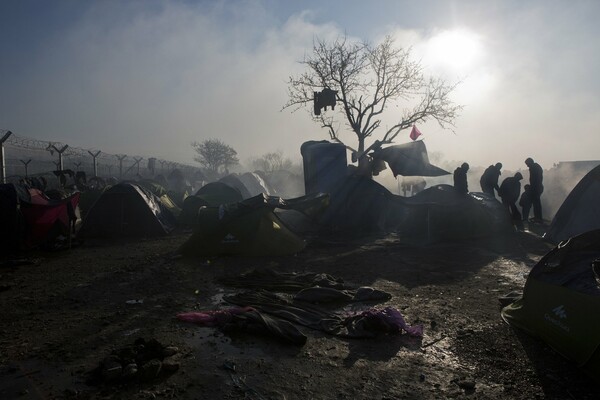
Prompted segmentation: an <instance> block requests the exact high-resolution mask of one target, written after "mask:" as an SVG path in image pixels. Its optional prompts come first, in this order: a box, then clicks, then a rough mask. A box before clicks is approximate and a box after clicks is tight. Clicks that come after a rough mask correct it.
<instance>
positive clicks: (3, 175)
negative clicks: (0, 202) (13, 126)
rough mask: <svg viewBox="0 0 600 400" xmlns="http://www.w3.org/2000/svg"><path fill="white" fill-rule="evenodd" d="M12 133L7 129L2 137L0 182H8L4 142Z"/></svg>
mask: <svg viewBox="0 0 600 400" xmlns="http://www.w3.org/2000/svg"><path fill="white" fill-rule="evenodd" d="M10 135H12V132H11V131H7V132H6V133H5V134H4V136H2V139H0V183H6V165H5V164H4V142H6V140H7V139H8V137H9V136H10Z"/></svg>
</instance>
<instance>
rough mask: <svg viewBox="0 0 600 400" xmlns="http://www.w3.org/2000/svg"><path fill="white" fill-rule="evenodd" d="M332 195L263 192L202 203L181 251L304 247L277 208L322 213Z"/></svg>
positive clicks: (268, 251)
mask: <svg viewBox="0 0 600 400" xmlns="http://www.w3.org/2000/svg"><path fill="white" fill-rule="evenodd" d="M327 200H328V196H327V195H325V194H322V193H321V194H318V195H313V196H305V197H304V198H298V199H291V200H284V199H281V198H279V197H275V196H267V195H265V194H260V195H258V196H255V197H251V198H249V199H246V200H243V201H240V202H237V203H230V204H221V205H220V206H218V207H201V208H200V209H199V211H198V220H197V225H196V226H195V229H194V232H193V233H192V236H191V237H190V238H189V239H188V241H187V242H185V243H184V244H183V245H182V246H181V248H180V252H181V253H182V254H183V255H187V256H212V255H236V254H243V255H251V256H263V255H287V254H294V253H297V252H298V251H300V250H302V249H304V247H305V243H304V241H303V240H302V239H301V238H300V237H298V236H297V235H296V234H295V233H294V232H292V231H291V230H290V229H288V228H287V227H286V226H285V224H284V223H283V222H282V221H281V220H280V219H279V217H277V215H276V214H275V213H274V212H273V211H274V209H275V208H283V209H296V210H298V211H301V212H302V211H303V212H306V213H308V214H318V213H319V212H320V209H321V208H323V207H326V206H327Z"/></svg>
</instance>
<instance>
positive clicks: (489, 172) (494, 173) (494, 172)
mask: <svg viewBox="0 0 600 400" xmlns="http://www.w3.org/2000/svg"><path fill="white" fill-rule="evenodd" d="M501 169H502V163H496V165H490V166H489V167H487V168H486V169H485V171H483V175H481V179H479V184H480V185H481V191H482V192H483V193H487V194H489V195H490V196H494V189H495V190H496V192H497V191H498V190H500V187H499V186H498V178H500V174H502V172H500V170H501Z"/></svg>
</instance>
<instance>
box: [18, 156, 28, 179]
mask: <svg viewBox="0 0 600 400" xmlns="http://www.w3.org/2000/svg"><path fill="white" fill-rule="evenodd" d="M19 161H21V162H22V163H23V165H24V166H25V178H27V177H28V176H29V175H28V174H27V167H29V163H30V162H31V158H30V159H29V160H27V161H23V160H19Z"/></svg>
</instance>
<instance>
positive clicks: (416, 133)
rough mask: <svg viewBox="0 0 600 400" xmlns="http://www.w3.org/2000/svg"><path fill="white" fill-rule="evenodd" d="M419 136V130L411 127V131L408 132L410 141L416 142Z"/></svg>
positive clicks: (414, 126)
mask: <svg viewBox="0 0 600 400" xmlns="http://www.w3.org/2000/svg"><path fill="white" fill-rule="evenodd" d="M421 135H422V133H421V131H420V130H419V129H417V126H416V125H413V127H412V130H411V131H410V135H409V137H410V138H411V139H412V140H417V138H418V137H419V136H421Z"/></svg>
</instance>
